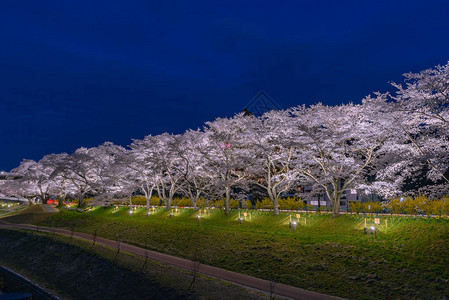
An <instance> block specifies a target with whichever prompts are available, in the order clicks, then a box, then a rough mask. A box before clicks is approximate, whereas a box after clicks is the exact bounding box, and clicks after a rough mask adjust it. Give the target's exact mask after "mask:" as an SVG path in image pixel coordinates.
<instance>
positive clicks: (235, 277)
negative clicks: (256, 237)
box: [0, 220, 342, 300]
mask: <svg viewBox="0 0 449 300" xmlns="http://www.w3.org/2000/svg"><path fill="white" fill-rule="evenodd" d="M0 228H9V229H27V230H34V231H37V230H39V231H45V232H54V233H58V234H62V235H65V236H71V235H72V232H70V231H68V230H65V229H56V228H54V229H53V228H48V227H37V226H34V225H25V224H17V225H16V224H10V223H6V222H4V221H1V220H0ZM73 237H76V238H80V239H83V240H87V241H92V242H93V241H94V239H95V243H96V244H99V245H102V246H106V247H109V248H112V249H114V250H118V249H120V251H123V252H127V253H130V254H134V255H137V256H139V257H142V258H145V257H148V258H149V259H152V260H156V261H159V262H162V263H165V264H169V265H172V266H175V267H180V268H183V269H187V270H190V271H194V270H195V269H196V270H197V271H198V273H201V274H204V275H208V276H212V277H216V278H219V279H222V280H225V281H229V282H234V283H237V284H241V285H245V286H248V287H250V288H254V289H258V290H261V291H264V292H267V293H270V292H273V294H275V295H278V296H281V297H288V298H291V299H307V300H330V299H342V298H339V297H335V296H329V295H324V294H320V293H316V292H312V291H308V290H304V289H301V288H297V287H293V286H289V285H285V284H281V283H274V284H273V282H270V281H268V280H264V279H259V278H256V277H253V276H249V275H245V274H241V273H236V272H232V271H228V270H225V269H221V268H216V267H212V266H208V265H203V264H200V265H199V266H198V264H197V263H195V262H193V261H191V260H187V259H184V258H179V257H176V256H171V255H167V254H162V253H159V252H155V251H151V250H147V249H144V248H140V247H136V246H133V245H130V244H125V243H118V242H116V241H112V240H108V239H105V238H101V237H96V238H95V237H94V236H93V235H90V234H86V233H82V232H73Z"/></svg>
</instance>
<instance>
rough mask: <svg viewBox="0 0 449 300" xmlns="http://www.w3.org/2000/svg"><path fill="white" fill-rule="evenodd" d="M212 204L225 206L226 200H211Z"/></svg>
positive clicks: (213, 205)
mask: <svg viewBox="0 0 449 300" xmlns="http://www.w3.org/2000/svg"><path fill="white" fill-rule="evenodd" d="M210 206H212V207H216V208H224V207H225V202H224V200H215V201H211V203H210Z"/></svg>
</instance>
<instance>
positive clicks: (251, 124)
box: [0, 64, 449, 216]
mask: <svg viewBox="0 0 449 300" xmlns="http://www.w3.org/2000/svg"><path fill="white" fill-rule="evenodd" d="M448 71H449V64H448V65H445V66H443V67H441V66H437V67H436V68H434V69H430V70H425V71H422V72H420V73H417V74H412V73H410V74H406V75H405V78H406V80H405V85H400V84H394V86H395V87H396V88H397V90H398V91H397V93H396V94H395V95H389V94H380V93H377V94H375V95H374V96H370V97H367V98H365V99H363V101H362V103H361V104H352V103H350V104H343V105H338V106H326V105H323V104H316V105H312V106H309V107H306V106H297V107H293V108H290V109H286V110H279V111H271V112H268V113H266V114H264V115H263V116H261V117H255V116H252V115H245V114H238V115H236V116H234V117H232V118H218V119H216V120H215V121H213V122H207V123H206V124H205V126H204V128H203V129H201V130H188V131H186V132H185V133H184V134H177V135H175V134H167V133H164V134H161V135H155V136H153V135H149V136H146V137H145V138H144V139H142V140H134V141H133V143H132V144H131V145H129V147H128V148H127V149H126V148H123V147H121V146H118V145H114V144H112V143H109V142H107V143H104V144H102V145H100V146H98V147H93V148H80V149H78V150H76V151H75V152H74V153H72V154H70V155H69V154H65V153H63V154H50V155H47V156H45V157H43V158H42V159H41V160H40V161H38V162H35V161H32V160H24V161H23V162H22V163H21V164H20V166H19V167H17V168H16V169H14V170H13V171H14V172H17V173H22V174H24V177H23V178H22V179H21V180H20V181H13V182H8V183H3V186H1V187H0V188H1V190H2V192H3V193H9V194H15V195H17V194H19V195H21V196H27V197H32V196H39V197H40V198H41V199H42V200H43V201H44V202H45V201H47V200H48V195H58V196H60V197H62V198H64V197H65V196H67V195H72V196H74V197H76V198H77V199H79V204H80V206H82V205H83V199H84V198H85V197H86V196H87V195H90V196H95V198H96V200H97V201H98V202H102V203H108V202H109V201H111V200H112V199H114V198H116V197H129V198H130V199H131V198H132V197H131V196H132V195H133V194H135V193H136V192H139V193H140V194H142V195H144V196H145V198H146V202H147V206H149V203H150V197H151V195H152V194H153V193H157V194H158V196H159V198H160V199H161V200H162V201H163V202H164V204H165V206H166V207H167V208H168V209H169V208H170V207H171V202H172V199H173V197H174V196H175V195H176V194H182V195H184V196H186V197H188V198H189V199H191V201H192V205H193V206H194V207H196V204H197V201H198V199H200V197H203V198H205V199H212V198H217V197H219V198H224V201H225V207H226V213H229V202H230V199H231V198H235V199H238V198H241V197H244V196H245V195H246V194H247V193H248V191H249V190H250V189H252V188H254V187H258V188H261V189H263V190H264V191H265V193H266V195H267V196H268V197H269V199H270V200H271V201H272V203H273V207H274V211H275V214H278V205H277V204H278V203H277V202H278V199H279V197H280V195H281V194H282V193H285V192H287V191H291V190H293V189H295V190H296V189H297V188H298V186H307V187H309V188H308V190H311V192H310V194H311V195H313V194H319V193H325V194H326V195H327V196H328V198H329V199H330V201H331V203H332V209H333V214H334V215H335V216H336V215H338V214H339V200H340V198H341V196H342V194H343V193H344V191H345V190H348V189H365V190H368V191H370V192H373V193H377V194H379V195H382V196H384V197H391V196H394V195H396V194H399V193H401V192H402V191H401V189H402V187H403V185H404V183H408V185H410V183H413V180H416V179H420V178H418V177H426V179H427V180H428V181H427V182H426V185H424V186H421V188H426V189H427V190H421V191H420V192H429V193H430V192H433V193H434V192H435V191H438V192H440V193H444V192H445V188H446V186H447V185H448V183H449V180H448V177H447V166H448V155H447V153H448V133H449V132H448V125H449V116H448V107H447V106H448V103H449V96H448V95H449V72H448ZM421 179H422V178H421ZM431 182H432V183H433V184H430V183H431ZM435 187H437V188H435ZM305 196H307V195H305ZM131 205H132V203H131Z"/></svg>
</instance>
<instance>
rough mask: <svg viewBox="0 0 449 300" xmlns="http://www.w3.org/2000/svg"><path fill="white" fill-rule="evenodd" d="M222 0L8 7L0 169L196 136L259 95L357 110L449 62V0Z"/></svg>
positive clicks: (4, 6)
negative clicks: (106, 146)
mask: <svg viewBox="0 0 449 300" xmlns="http://www.w3.org/2000/svg"><path fill="white" fill-rule="evenodd" d="M214 2H215V1H148V0H146V1H132V0H126V1H125V0H123V1H115V0H107V1H103V0H96V1H95V0H89V1H84V0H77V1H62V0H55V1H45V0H42V1H35V0H32V1H21V0H14V1H3V2H2V3H1V5H0V43H1V44H0V68H1V72H0V120H1V127H0V170H9V169H11V168H13V167H15V166H17V165H18V164H19V163H20V161H21V160H22V159H23V158H31V159H36V160H37V159H40V158H41V157H42V156H43V155H45V154H49V153H59V152H72V151H74V150H75V149H76V148H78V147H81V146H87V147H91V146H96V145H98V144H101V143H102V142H104V141H112V142H115V143H118V144H122V145H128V144H129V143H130V142H131V139H132V138H143V137H144V136H145V135H147V134H159V133H162V132H165V131H167V132H174V133H180V132H183V131H184V130H185V129H188V128H197V127H200V126H202V124H203V123H204V122H205V121H208V120H213V119H214V118H215V117H222V116H232V115H233V114H234V113H236V112H239V111H241V110H242V109H243V108H244V107H245V106H246V105H247V104H248V103H249V102H250V101H251V99H252V98H253V97H254V96H255V95H256V94H257V92H259V91H260V90H265V91H267V92H268V94H270V95H271V97H272V98H273V99H274V100H275V101H276V102H277V103H278V104H279V105H280V106H281V107H283V108H287V107H290V106H294V105H298V104H303V103H305V104H312V103H316V102H319V101H321V102H324V103H326V104H338V103H342V102H349V101H354V102H358V101H360V100H361V99H362V98H363V97H364V96H366V95H367V94H369V93H371V92H373V91H387V90H389V89H391V88H390V87H389V84H388V82H390V81H400V80H401V74H402V73H405V72H409V71H419V70H421V69H425V68H430V67H433V66H434V65H437V64H445V63H446V62H447V61H448V60H449V17H448V12H449V3H448V2H447V1H412V0H409V1H392V0H390V1H379V0H378V1H364V0H356V1H242V0H240V1H222V2H223V3H225V4H219V5H218V4H214ZM293 3H294V4H293Z"/></svg>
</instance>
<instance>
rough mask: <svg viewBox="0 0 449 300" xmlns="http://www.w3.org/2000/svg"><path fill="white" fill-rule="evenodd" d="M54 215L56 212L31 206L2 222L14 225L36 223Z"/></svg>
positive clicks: (4, 218) (5, 218)
mask: <svg viewBox="0 0 449 300" xmlns="http://www.w3.org/2000/svg"><path fill="white" fill-rule="evenodd" d="M55 213H56V212H47V211H46V210H45V209H44V208H43V207H42V205H33V206H30V207H27V208H25V209H22V210H20V211H18V212H17V213H15V214H13V215H10V216H5V217H3V218H2V220H4V221H6V222H9V223H15V224H25V223H36V222H40V221H43V220H45V219H46V218H47V217H49V216H51V215H53V214H55Z"/></svg>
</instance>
